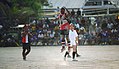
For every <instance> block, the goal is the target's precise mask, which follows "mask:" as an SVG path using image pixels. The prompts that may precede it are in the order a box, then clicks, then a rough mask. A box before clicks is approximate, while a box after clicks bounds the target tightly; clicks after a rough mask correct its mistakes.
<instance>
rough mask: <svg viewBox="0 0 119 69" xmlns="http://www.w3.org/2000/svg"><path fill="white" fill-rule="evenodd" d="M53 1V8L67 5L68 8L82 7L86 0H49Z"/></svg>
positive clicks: (49, 0)
mask: <svg viewBox="0 0 119 69" xmlns="http://www.w3.org/2000/svg"><path fill="white" fill-rule="evenodd" d="M48 2H49V3H52V5H53V8H57V7H63V6H65V7H67V8H80V7H81V6H83V4H84V3H85V0H48Z"/></svg>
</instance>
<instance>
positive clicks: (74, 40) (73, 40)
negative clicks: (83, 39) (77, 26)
mask: <svg viewBox="0 0 119 69" xmlns="http://www.w3.org/2000/svg"><path fill="white" fill-rule="evenodd" d="M69 40H70V45H71V46H72V48H73V52H72V56H73V60H75V55H76V54H77V53H76V51H77V45H78V34H77V32H76V30H74V25H73V24H70V30H69Z"/></svg>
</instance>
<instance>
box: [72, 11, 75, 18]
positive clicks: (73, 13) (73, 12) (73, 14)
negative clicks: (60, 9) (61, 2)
mask: <svg viewBox="0 0 119 69" xmlns="http://www.w3.org/2000/svg"><path fill="white" fill-rule="evenodd" d="M71 16H72V17H74V16H75V11H74V9H72V11H71Z"/></svg>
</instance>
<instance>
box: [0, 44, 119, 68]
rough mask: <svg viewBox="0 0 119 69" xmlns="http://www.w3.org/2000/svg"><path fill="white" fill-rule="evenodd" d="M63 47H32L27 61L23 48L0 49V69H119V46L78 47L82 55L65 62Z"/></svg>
mask: <svg viewBox="0 0 119 69" xmlns="http://www.w3.org/2000/svg"><path fill="white" fill-rule="evenodd" d="M60 49H61V46H36V47H32V50H31V52H30V54H29V55H28V56H27V60H26V61H24V60H23V59H22V56H21V52H22V47H0V69H119V46H118V45H111V46H108V45H106V46H101V45H98V46H78V53H79V54H80V55H81V56H80V57H77V58H76V59H77V60H78V61H72V58H67V59H66V61H64V58H63V56H64V53H65V52H63V53H61V52H60Z"/></svg>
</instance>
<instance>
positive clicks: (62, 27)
mask: <svg viewBox="0 0 119 69" xmlns="http://www.w3.org/2000/svg"><path fill="white" fill-rule="evenodd" d="M67 29H70V24H69V23H68V22H67V23H64V24H61V26H60V30H67Z"/></svg>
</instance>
